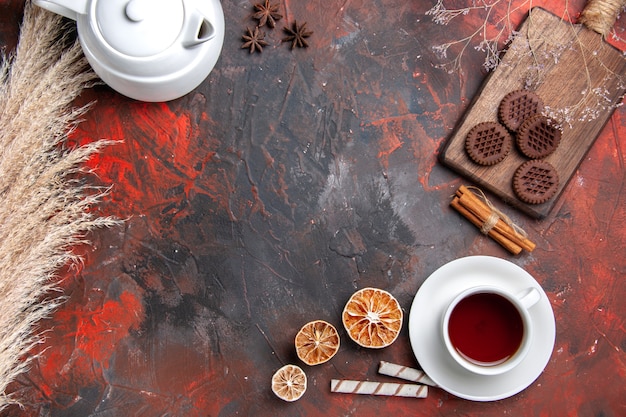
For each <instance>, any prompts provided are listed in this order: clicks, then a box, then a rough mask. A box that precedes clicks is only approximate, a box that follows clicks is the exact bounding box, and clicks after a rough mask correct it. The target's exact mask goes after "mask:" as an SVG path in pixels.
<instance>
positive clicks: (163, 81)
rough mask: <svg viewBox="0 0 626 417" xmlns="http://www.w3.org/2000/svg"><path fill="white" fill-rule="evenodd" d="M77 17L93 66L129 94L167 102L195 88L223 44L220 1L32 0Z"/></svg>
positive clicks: (222, 14)
mask: <svg viewBox="0 0 626 417" xmlns="http://www.w3.org/2000/svg"><path fill="white" fill-rule="evenodd" d="M33 2H34V4H36V5H37V6H40V7H43V8H44V9H47V10H49V11H52V12H55V13H58V14H60V15H63V16H65V17H68V18H70V19H73V20H75V21H76V25H77V28H78V38H79V40H80V43H81V46H82V48H83V52H84V53H85V56H86V57H87V60H88V61H89V63H90V64H91V66H92V68H93V69H94V71H95V72H96V74H98V76H99V77H100V78H102V80H103V81H104V82H106V83H107V84H108V85H109V86H110V87H112V88H113V89H115V90H116V91H118V92H119V93H121V94H124V95H125V96H128V97H131V98H134V99H136V100H142V101H168V100H173V99H175V98H178V97H181V96H183V95H185V94H187V93H189V92H190V91H191V90H193V89H194V88H196V87H197V86H198V85H199V84H200V83H201V82H202V81H203V80H204V79H205V78H206V77H207V75H208V74H209V73H210V72H211V70H212V69H213V67H214V66H215V63H216V62H217V59H218V58H219V55H220V52H221V50H222V44H223V42H224V12H223V11H222V6H221V4H220V2H219V0H33Z"/></svg>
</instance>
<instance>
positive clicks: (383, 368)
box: [378, 361, 437, 387]
mask: <svg viewBox="0 0 626 417" xmlns="http://www.w3.org/2000/svg"><path fill="white" fill-rule="evenodd" d="M378 373H379V374H381V375H387V376H393V377H395V378H400V379H404V380H406V381H413V382H419V383H420V384H426V385H430V386H431V387H436V386H437V384H436V383H435V381H433V380H432V379H430V378H429V377H428V375H426V374H425V373H424V371H420V370H419V369H413V368H409V367H408V366H402V365H396V364H395V363H390V362H385V361H381V362H380V366H379V367H378Z"/></svg>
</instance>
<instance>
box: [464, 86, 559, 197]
mask: <svg viewBox="0 0 626 417" xmlns="http://www.w3.org/2000/svg"><path fill="white" fill-rule="evenodd" d="M542 111H543V101H542V100H541V98H540V97H539V96H538V95H537V94H535V93H533V92H531V91H526V90H516V91H513V92H510V93H508V94H507V95H506V96H504V98H503V99H502V101H501V102H500V105H499V107H498V118H499V120H500V122H483V123H479V124H477V125H476V126H474V127H473V128H472V129H471V130H470V131H469V132H468V134H467V137H466V139H465V150H466V151H467V154H468V156H469V157H470V159H471V160H472V161H474V162H476V163H477V164H480V165H483V166H491V165H495V164H497V163H499V162H501V161H502V160H504V158H505V157H506V156H507V155H508V154H509V152H510V151H511V149H512V148H513V146H512V144H513V141H515V143H516V145H517V146H516V148H517V150H518V151H519V152H520V153H521V154H522V155H524V156H525V157H526V158H529V160H528V161H526V162H524V163H523V164H522V165H520V167H519V168H518V169H517V170H516V171H515V174H514V175H513V190H514V192H515V194H516V195H517V197H518V198H519V199H520V200H522V201H524V202H525V203H528V204H541V203H545V202H546V201H548V200H549V199H550V198H552V197H553V196H554V195H555V194H556V191H557V189H558V186H559V176H558V173H557V172H556V169H555V168H554V167H553V166H552V165H551V164H550V163H549V162H547V161H545V160H544V158H545V157H547V156H548V155H550V154H551V153H552V152H554V150H555V149H556V148H557V147H558V146H559V143H560V141H561V130H560V129H559V127H558V126H557V125H556V123H555V122H553V121H552V120H551V119H549V118H547V117H545V116H543V115H542Z"/></svg>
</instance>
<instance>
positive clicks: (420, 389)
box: [330, 379, 428, 398]
mask: <svg viewBox="0 0 626 417" xmlns="http://www.w3.org/2000/svg"><path fill="white" fill-rule="evenodd" d="M330 390H331V392H340V393H344V394H370V395H386V396H390V397H413V398H426V396H427V395H428V387H427V386H426V385H416V384H395V383H391V382H373V381H351V380H347V379H331V380H330Z"/></svg>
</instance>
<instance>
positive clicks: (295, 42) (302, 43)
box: [283, 21, 313, 49]
mask: <svg viewBox="0 0 626 417" xmlns="http://www.w3.org/2000/svg"><path fill="white" fill-rule="evenodd" d="M284 30H285V32H286V33H287V36H286V37H285V38H283V41H284V42H291V49H293V48H295V47H296V46H297V47H299V48H306V47H307V46H309V44H308V43H307V41H306V40H305V38H308V37H309V36H311V35H312V34H313V32H309V31H307V30H306V22H304V23H303V24H302V25H300V26H298V22H296V21H294V22H293V26H292V28H291V29H289V28H288V27H286V28H284Z"/></svg>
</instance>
